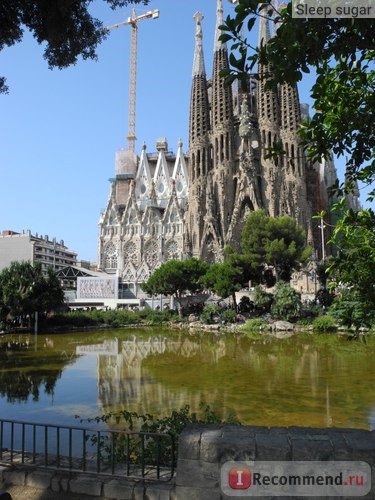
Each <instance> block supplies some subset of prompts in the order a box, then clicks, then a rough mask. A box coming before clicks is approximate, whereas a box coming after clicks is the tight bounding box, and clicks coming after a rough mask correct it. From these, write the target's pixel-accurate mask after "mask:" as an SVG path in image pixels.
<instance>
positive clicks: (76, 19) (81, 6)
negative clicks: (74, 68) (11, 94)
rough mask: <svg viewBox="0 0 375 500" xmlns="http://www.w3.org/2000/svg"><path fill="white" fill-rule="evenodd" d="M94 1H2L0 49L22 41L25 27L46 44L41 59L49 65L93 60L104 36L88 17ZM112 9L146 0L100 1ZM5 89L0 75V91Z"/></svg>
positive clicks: (104, 33) (102, 28) (57, 65)
mask: <svg viewBox="0 0 375 500" xmlns="http://www.w3.org/2000/svg"><path fill="white" fill-rule="evenodd" d="M93 1H94V0H52V1H50V2H48V1H42V0H2V2H1V5H0V26H1V30H0V50H3V49H4V47H10V46H12V45H14V44H15V43H18V42H20V41H21V40H22V37H23V32H24V30H25V28H26V29H29V30H30V31H31V32H32V33H33V35H34V38H35V39H36V40H37V42H38V43H39V44H44V43H45V44H46V45H45V49H44V58H45V59H46V60H47V62H48V65H49V67H50V68H55V67H56V68H59V69H62V68H66V67H67V66H70V65H72V64H75V63H76V62H77V60H78V57H79V56H82V58H83V59H96V57H97V55H96V47H97V46H98V45H99V44H100V43H101V42H102V41H103V40H104V39H105V38H106V36H107V33H108V31H107V30H106V29H105V28H104V26H103V23H102V22H101V21H100V20H98V19H95V18H94V17H92V15H91V14H90V12H89V6H90V4H91V3H93ZM103 1H105V2H106V3H107V4H109V6H110V7H111V8H112V9H116V8H119V7H126V6H127V5H129V4H140V3H142V4H143V5H147V4H148V3H149V2H150V0H103ZM1 92H8V87H7V85H6V83H5V78H4V77H0V93H1Z"/></svg>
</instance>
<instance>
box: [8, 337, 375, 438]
mask: <svg viewBox="0 0 375 500" xmlns="http://www.w3.org/2000/svg"><path fill="white" fill-rule="evenodd" d="M366 339H367V341H366V343H364V342H359V341H348V340H347V337H346V336H342V335H341V336H339V335H312V334H298V335H295V336H293V337H290V338H287V339H283V340H280V339H273V338H269V337H266V336H265V337H262V338H260V339H259V340H251V339H249V338H248V337H246V336H244V335H232V334H231V335H229V334H228V335H226V336H223V335H220V336H219V335H215V334H204V335H203V334H195V335H187V334H184V333H181V332H170V331H168V330H163V329H161V328H153V329H147V330H141V329H123V330H113V331H91V332H80V333H74V334H72V333H66V334H58V335H49V334H48V335H47V334H45V335H43V333H41V334H39V335H38V337H37V338H35V337H34V335H30V336H26V335H18V334H17V335H12V336H10V335H6V336H3V337H1V338H0V414H1V417H2V418H9V419H17V420H25V421H32V422H38V423H54V424H59V425H77V419H76V418H75V415H79V416H80V417H82V418H90V417H95V416H97V415H102V414H104V413H108V412H110V411H117V410H122V409H126V410H132V411H137V412H138V413H151V414H154V415H167V414H169V413H170V412H171V411H172V410H175V409H176V410H178V409H180V408H182V407H184V406H185V405H189V406H190V408H191V410H192V411H199V408H200V404H201V403H202V402H203V403H206V404H208V405H209V406H210V408H211V409H213V410H214V411H215V412H216V413H218V414H219V415H220V416H221V417H222V418H227V417H228V416H229V415H230V414H233V413H234V414H235V415H236V416H237V418H238V419H239V420H240V421H241V422H242V423H243V424H248V425H266V426H291V425H302V426H313V427H327V426H328V427H331V426H332V427H356V428H363V429H374V428H375V390H374V387H375V363H374V359H375V338H374V337H366Z"/></svg>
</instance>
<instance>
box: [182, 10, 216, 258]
mask: <svg viewBox="0 0 375 500" xmlns="http://www.w3.org/2000/svg"><path fill="white" fill-rule="evenodd" d="M194 20H195V49H194V61H193V75H192V86H191V97H190V118H189V206H188V212H187V227H188V232H189V237H190V238H189V239H190V253H191V254H192V255H194V256H198V257H200V256H201V249H202V245H203V234H204V228H205V223H206V222H207V218H208V217H209V215H207V205H210V204H211V203H212V193H211V185H210V181H209V176H211V175H212V173H211V171H212V150H211V143H210V103H209V99H208V83H207V77H206V69H205V64H204V54H203V46H202V39H203V32H202V20H203V15H202V14H201V13H200V12H196V13H195V15H194ZM212 229H213V231H214V233H215V235H216V234H217V231H218V227H217V226H216V224H215V227H213V228H212Z"/></svg>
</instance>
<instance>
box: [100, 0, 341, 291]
mask: <svg viewBox="0 0 375 500" xmlns="http://www.w3.org/2000/svg"><path fill="white" fill-rule="evenodd" d="M194 19H195V50H194V58H193V75H192V87H191V101H190V114H189V145H188V151H187V152H186V153H184V151H183V144H182V143H181V141H180V142H179V144H178V146H177V153H176V154H174V153H172V152H171V151H169V150H168V144H167V140H166V139H160V140H158V141H157V145H156V149H157V152H156V153H147V152H146V146H145V145H144V146H143V147H142V151H141V153H140V156H139V157H138V156H137V155H136V154H135V153H134V152H132V151H129V150H120V151H118V152H117V154H116V167H115V177H114V178H113V179H111V189H110V195H109V199H108V202H107V206H106V208H105V210H104V212H103V213H102V215H101V218H100V221H99V241H98V259H99V260H98V263H99V267H100V269H101V270H102V271H105V272H107V273H112V274H113V273H116V274H117V275H118V276H119V278H120V279H121V280H122V283H124V284H125V286H126V287H127V288H128V289H129V290H130V291H131V292H132V293H134V294H136V293H137V292H138V290H139V287H140V285H141V284H142V282H144V281H145V280H147V278H148V277H149V276H150V274H151V273H152V272H153V270H154V269H155V268H157V267H158V266H160V264H161V263H163V262H165V261H167V260H170V259H185V258H187V257H189V256H195V257H199V258H202V259H205V260H207V261H209V262H217V261H221V260H222V259H223V257H224V248H225V246H227V245H230V246H231V247H232V248H234V249H235V250H239V249H240V247H239V242H240V235H241V230H242V227H243V225H244V222H245V220H246V217H247V215H248V214H249V213H250V212H251V211H253V210H257V209H260V208H263V209H265V210H266V212H267V213H268V214H269V215H270V216H279V215H289V216H292V217H294V218H295V219H296V221H297V222H298V223H299V224H300V225H301V226H302V227H303V228H304V229H305V231H306V235H307V241H306V242H307V243H309V244H312V245H314V246H315V247H316V248H317V252H319V232H318V230H317V228H314V227H313V226H312V215H314V214H316V213H317V212H319V211H320V210H327V207H328V205H327V203H328V198H327V185H326V182H325V180H326V179H327V178H328V177H329V179H330V181H332V178H333V180H334V177H335V175H336V172H335V168H334V165H333V164H332V162H326V163H324V164H322V165H309V164H308V162H307V161H306V158H305V155H304V152H303V150H302V147H301V145H300V142H299V139H298V135H297V129H298V126H299V123H300V122H301V109H302V111H303V110H304V108H303V107H302V108H301V105H300V102H299V97H298V90H297V87H296V86H291V85H287V84H283V85H280V86H278V87H277V88H275V89H273V90H266V89H265V88H264V83H263V82H262V81H260V80H256V79H254V78H251V77H249V87H248V91H247V92H240V91H236V89H235V88H234V87H226V86H224V82H223V79H222V78H221V77H220V71H221V70H222V69H225V68H228V67H229V63H228V50H227V47H226V44H224V43H221V42H220V41H219V36H220V34H221V32H220V30H219V26H220V25H221V24H223V6H222V0H217V5H216V29H215V47H214V60H213V70H212V77H211V78H207V75H206V71H205V62H204V53H203V46H202V37H203V29H202V20H203V16H202V14H201V13H199V12H197V13H196V14H195V16H194ZM269 37H270V29H269V25H268V22H267V20H266V18H265V17H264V18H261V20H260V28H259V42H262V43H267V40H268V39H269ZM269 71H271V69H270V68H267V67H261V66H260V67H259V68H258V72H259V73H260V74H261V73H262V72H269ZM187 111H188V110H187ZM275 141H277V142H281V143H282V145H283V150H284V151H285V154H283V155H281V156H280V158H278V159H277V160H276V161H275V159H274V158H269V157H268V155H267V148H269V147H270V146H272V145H273V144H274V143H275Z"/></svg>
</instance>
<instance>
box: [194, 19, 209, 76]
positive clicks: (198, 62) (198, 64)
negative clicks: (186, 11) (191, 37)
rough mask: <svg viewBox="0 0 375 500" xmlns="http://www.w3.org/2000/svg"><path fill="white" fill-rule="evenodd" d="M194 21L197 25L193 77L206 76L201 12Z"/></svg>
mask: <svg viewBox="0 0 375 500" xmlns="http://www.w3.org/2000/svg"><path fill="white" fill-rule="evenodd" d="M193 17H194V20H195V23H196V27H195V50H194V62H193V77H194V76H195V75H206V69H205V66H204V57H203V47H202V39H203V32H202V20H203V15H202V13H201V12H196V13H195V14H194V16H193Z"/></svg>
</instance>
